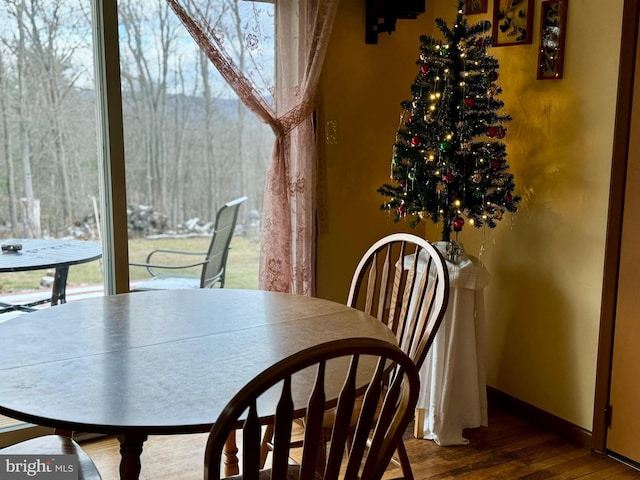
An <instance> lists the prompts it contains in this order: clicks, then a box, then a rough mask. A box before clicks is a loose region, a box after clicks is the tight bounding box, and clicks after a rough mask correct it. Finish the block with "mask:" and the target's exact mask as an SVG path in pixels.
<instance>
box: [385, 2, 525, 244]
mask: <svg viewBox="0 0 640 480" xmlns="http://www.w3.org/2000/svg"><path fill="white" fill-rule="evenodd" d="M463 5H464V0H458V14H457V16H456V21H455V23H454V25H453V28H449V26H448V25H447V23H446V22H445V21H444V20H443V19H441V18H438V19H436V25H437V27H438V29H439V30H440V31H441V32H442V36H443V39H442V40H440V39H434V38H432V37H430V36H427V35H423V36H421V37H420V57H419V59H418V61H417V65H418V68H419V72H418V74H417V76H416V79H415V81H414V82H413V84H412V86H411V95H412V98H411V100H407V101H404V102H402V107H403V113H402V116H401V118H400V127H399V129H398V133H397V137H396V142H395V144H394V147H393V157H392V160H391V180H392V182H394V184H384V185H382V186H381V187H380V188H379V189H378V192H379V193H381V194H382V195H384V196H386V197H390V198H389V200H388V201H386V202H385V203H383V204H382V205H381V208H382V209H384V210H389V211H391V212H392V213H393V215H394V220H395V221H399V220H400V219H403V218H408V219H409V220H410V225H411V227H415V226H416V225H417V224H418V223H419V222H420V221H421V220H426V219H427V218H430V219H431V220H432V221H433V222H434V223H438V222H442V224H443V227H442V240H444V241H450V240H451V231H454V232H456V234H457V232H460V231H461V230H462V228H463V227H464V225H465V223H466V224H468V225H473V226H475V227H478V228H480V227H482V226H488V227H491V228H493V227H495V226H496V222H497V221H498V220H500V219H501V218H502V217H503V215H504V213H505V212H507V211H508V212H515V211H516V209H517V204H518V202H519V201H520V198H519V197H518V196H515V195H514V194H513V189H514V182H513V175H512V174H511V173H509V172H508V169H509V167H508V165H507V161H506V151H505V145H504V143H503V142H502V141H501V139H503V138H504V137H505V136H506V134H507V129H506V127H505V124H507V123H508V122H509V121H510V120H511V117H510V116H509V115H506V114H503V113H502V114H501V113H500V110H501V109H502V108H503V106H504V104H503V102H502V101H501V100H500V99H499V96H500V94H501V93H502V89H501V88H500V86H499V85H498V84H497V82H496V81H497V79H498V68H499V65H498V61H497V60H496V59H495V58H493V57H491V56H489V55H488V54H487V48H488V47H490V46H491V37H490V36H488V35H487V32H488V31H489V30H490V29H491V22H488V21H482V22H479V23H476V24H474V25H469V24H468V23H467V19H466V17H465V16H464V13H463Z"/></svg>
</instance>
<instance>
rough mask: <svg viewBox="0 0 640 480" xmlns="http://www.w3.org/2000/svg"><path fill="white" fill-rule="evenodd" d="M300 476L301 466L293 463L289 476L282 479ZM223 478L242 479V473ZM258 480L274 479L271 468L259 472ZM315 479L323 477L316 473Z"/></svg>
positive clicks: (288, 479)
mask: <svg viewBox="0 0 640 480" xmlns="http://www.w3.org/2000/svg"><path fill="white" fill-rule="evenodd" d="M299 476H300V467H299V466H298V465H291V466H290V467H289V469H288V470H287V478H286V479H281V480H298V477H299ZM223 480H242V475H234V476H233V477H226V478H224V479H223ZM258 480H272V479H271V469H270V468H268V469H266V470H260V473H259V474H258ZM315 480H322V477H321V476H320V475H318V474H317V473H316V475H315Z"/></svg>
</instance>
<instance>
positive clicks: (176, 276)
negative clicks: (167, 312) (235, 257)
mask: <svg viewBox="0 0 640 480" xmlns="http://www.w3.org/2000/svg"><path fill="white" fill-rule="evenodd" d="M246 200H247V197H240V198H237V199H235V200H232V201H230V202H228V203H225V204H224V205H223V206H222V207H221V208H220V210H218V212H217V214H216V222H215V226H214V230H213V237H212V238H211V244H210V245H209V250H208V251H206V252H193V251H188V250H173V249H165V248H158V249H156V250H153V251H151V253H149V255H147V259H146V261H145V262H144V263H138V262H130V263H129V265H132V266H137V267H146V269H147V271H148V272H149V274H150V275H151V278H150V279H149V280H147V281H145V282H143V283H140V284H137V285H136V286H135V288H133V289H132V290H134V291H138V290H176V289H190V288H212V287H214V286H216V285H217V284H219V285H220V288H223V287H224V281H225V275H226V265H227V257H228V255H229V249H230V244H231V239H232V237H233V232H234V230H235V228H236V222H237V220H238V210H239V209H240V206H241V205H242V203H244V202H245V201H246ZM158 254H161V255H163V256H164V255H174V254H175V255H197V256H201V257H203V259H202V260H201V261H198V262H196V263H190V264H186V265H184V264H183V265H172V264H160V263H154V262H153V259H154V256H156V255H158ZM198 266H201V267H202V272H201V274H200V276H197V275H187V274H180V273H174V272H179V271H180V270H184V269H188V268H193V267H198ZM160 270H163V271H162V272H161V271H160ZM166 270H170V271H171V272H170V273H167V272H166Z"/></svg>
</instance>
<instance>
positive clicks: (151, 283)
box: [134, 274, 200, 290]
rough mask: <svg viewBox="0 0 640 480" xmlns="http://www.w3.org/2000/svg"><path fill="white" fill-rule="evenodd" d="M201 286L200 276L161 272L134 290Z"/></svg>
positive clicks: (183, 288) (186, 288)
mask: <svg viewBox="0 0 640 480" xmlns="http://www.w3.org/2000/svg"><path fill="white" fill-rule="evenodd" d="M194 288H200V277H196V276H190V275H169V274H160V275H157V276H155V277H153V278H150V279H149V280H147V281H145V282H142V283H139V284H137V285H136V286H135V289H134V290H180V289H182V290H189V289H194Z"/></svg>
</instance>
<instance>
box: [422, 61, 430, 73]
mask: <svg viewBox="0 0 640 480" xmlns="http://www.w3.org/2000/svg"><path fill="white" fill-rule="evenodd" d="M420 73H421V74H423V75H426V74H427V73H429V65H428V64H426V63H425V64H423V65H422V66H421V67H420Z"/></svg>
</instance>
